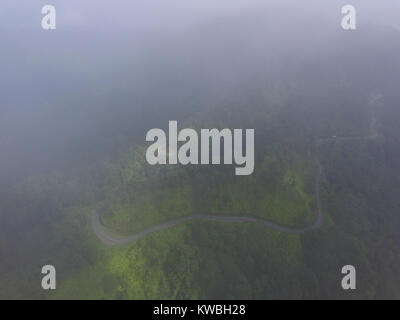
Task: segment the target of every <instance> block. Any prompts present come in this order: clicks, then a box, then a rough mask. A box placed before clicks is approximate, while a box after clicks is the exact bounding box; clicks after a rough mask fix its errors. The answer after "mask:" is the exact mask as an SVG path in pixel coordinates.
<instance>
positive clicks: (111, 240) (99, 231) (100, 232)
mask: <svg viewBox="0 0 400 320" xmlns="http://www.w3.org/2000/svg"><path fill="white" fill-rule="evenodd" d="M376 122H377V121H376V118H375V117H374V116H373V117H372V120H371V124H370V131H371V133H370V134H369V135H367V136H353V137H330V138H321V139H318V140H317V142H316V147H317V148H318V147H319V146H320V145H321V143H325V142H329V141H334V140H366V139H375V138H376V137H377V136H378V133H377V130H376ZM317 164H318V165H317V166H318V169H317V176H316V179H315V199H316V201H317V216H316V219H315V221H314V223H313V224H312V225H310V226H306V227H302V228H290V227H285V226H282V225H279V224H277V223H274V222H271V221H268V220H264V219H261V218H256V217H249V216H216V215H212V214H196V215H188V216H185V217H181V218H177V219H173V220H169V221H167V222H164V223H160V224H157V225H154V226H152V227H149V228H147V229H144V230H143V231H141V232H138V233H136V234H133V235H130V236H119V235H112V234H110V233H109V232H108V231H107V230H105V229H104V227H103V225H102V224H101V222H100V217H99V213H100V211H101V208H96V209H93V210H92V216H91V223H92V227H93V231H94V233H95V234H96V236H97V238H98V239H99V240H100V241H101V242H102V243H103V244H105V245H109V246H118V245H124V244H127V243H131V242H134V241H136V240H139V239H141V238H144V237H145V236H147V235H148V234H150V233H153V232H157V231H160V230H164V229H168V228H171V227H174V226H176V225H179V224H182V223H185V222H187V221H190V220H204V221H215V222H229V223H258V224H260V225H264V226H266V227H269V228H272V229H275V230H278V231H282V232H285V233H292V234H301V233H304V232H306V231H310V230H315V229H319V228H320V227H321V226H322V223H323V212H322V209H321V198H320V189H321V176H322V166H321V163H320V162H319V161H318V162H317Z"/></svg>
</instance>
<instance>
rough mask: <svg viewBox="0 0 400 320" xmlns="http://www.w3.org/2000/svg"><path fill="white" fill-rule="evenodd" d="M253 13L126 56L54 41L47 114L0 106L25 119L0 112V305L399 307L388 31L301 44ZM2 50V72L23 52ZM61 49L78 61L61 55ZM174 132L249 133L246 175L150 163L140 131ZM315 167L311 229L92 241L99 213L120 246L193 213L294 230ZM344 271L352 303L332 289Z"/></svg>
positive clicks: (34, 97)
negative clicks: (353, 279)
mask: <svg viewBox="0 0 400 320" xmlns="http://www.w3.org/2000/svg"><path fill="white" fill-rule="evenodd" d="M265 15H267V16H268V17H272V16H273V15H272V13H265V12H262V13H255V12H253V11H252V12H250V13H247V14H246V15H240V17H237V16H233V17H231V18H229V19H228V18H227V19H225V20H224V21H223V23H221V21H219V19H215V20H212V21H207V23H206V24H203V25H201V26H200V27H198V26H197V27H196V28H193V30H190V31H187V32H176V31H173V30H172V31H171V30H163V31H162V32H161V31H159V32H160V33H161V34H162V35H163V38H162V39H163V40H162V41H160V39H159V38H158V37H156V36H154V38H147V39H146V40H145V41H144V40H143V39H141V38H140V37H137V38H138V39H136V38H135V36H137V35H135V36H132V35H131V36H132V38H135V44H140V46H138V47H137V48H136V49H135V50H133V49H131V48H130V47H128V46H126V43H127V40H129V39H128V38H127V37H126V36H124V35H119V37H115V36H114V35H111V34H103V35H102V37H103V38H102V37H100V36H98V37H97V38H96V37H94V38H93V39H92V40H91V41H92V42H91V44H86V43H85V38H84V37H82V38H80V37H77V38H74V39H72V38H70V37H69V36H68V34H64V33H63V32H64V31H61V30H60V33H61V34H62V35H63V36H62V37H60V38H56V37H55V38H54V39H53V41H54V43H55V44H56V47H57V48H59V49H57V50H59V51H58V53H61V52H64V53H65V54H64V55H63V56H62V57H63V59H64V60H65V61H64V62H63V67H62V70H60V69H58V72H60V73H61V74H62V75H63V77H64V79H67V80H68V81H69V83H70V86H68V87H63V86H62V85H61V84H60V85H57V84H56V83H53V82H52V81H51V80H46V76H49V75H51V74H52V73H51V72H50V71H46V72H49V73H40V75H41V77H42V78H41V80H42V81H43V82H44V83H45V84H47V85H48V86H49V88H51V89H52V90H49V94H48V96H47V97H46V99H47V100H48V101H43V99H42V96H43V93H44V92H45V91H46V90H45V89H43V88H40V87H35V86H36V85H37V84H32V87H31V89H30V90H32V92H30V94H29V96H30V100H29V101H27V100H26V99H25V97H24V96H21V95H13V97H12V94H13V92H11V93H10V94H9V95H7V94H5V95H4V96H3V97H2V98H1V99H2V100H1V102H2V105H4V106H11V105H12V104H15V105H20V106H24V107H21V108H22V109H23V110H24V112H22V111H20V110H18V109H17V110H14V109H13V108H11V107H10V108H6V107H4V108H2V109H0V112H1V114H0V154H1V160H2V166H1V168H0V177H1V180H0V298H1V299H59V298H61V299H214V298H215V299H218V298H220V299H277V298H278V299H280V298H289V299H327V298H328V299H356V298H362V299H383V298H390V299H399V298H400V273H399V271H398V266H399V265H400V232H399V230H400V215H399V213H400V198H399V196H398V195H399V193H400V162H399V161H398V160H399V159H400V126H399V125H398V119H399V116H400V110H399V102H400V99H399V94H398V88H397V86H398V85H397V84H398V83H399V82H400V79H399V76H400V60H399V52H400V32H399V31H398V30H396V29H395V28H390V27H382V26H376V25H365V26H364V30H363V31H358V32H357V33H352V34H351V35H350V36H349V34H346V33H343V32H342V31H341V30H337V29H333V28H332V27H330V26H327V25H326V24H322V26H323V27H322V29H321V30H318V31H315V32H309V28H308V26H309V25H308V24H307V21H308V20H307V19H305V18H304V19H305V21H303V20H301V19H300V20H301V23H300V25H301V26H302V28H304V29H302V28H300V27H299V28H298V31H297V32H299V34H300V36H301V37H302V39H303V43H302V44H301V45H299V43H296V42H295V41H290V40H292V36H291V30H292V29H291V28H289V27H287V28H286V29H285V28H283V29H282V30H280V37H279V38H277V37H276V35H275V34H276V31H277V30H275V29H274V28H273V27H272V26H271V24H269V23H267V22H265V21H264V19H265ZM239 18H240V19H239ZM271 19H272V18H271ZM321 19H323V18H321ZM317 20H318V19H317ZM263 21H264V22H263ZM296 21H297V20H296ZM260 25H261V26H264V27H265V29H267V27H270V28H269V31H268V32H267V31H266V32H265V33H260V32H259V28H258V27H259V26H260ZM255 26H257V28H255ZM216 30H218V31H216ZM322 32H323V33H324V34H325V36H324V37H321V33H322ZM139 38H140V39H139ZM104 39H106V40H107V41H105V40H104ZM263 39H264V40H263ZM63 40H65V43H64V42H63ZM4 41H5V43H6V44H9V45H8V46H6V48H7V49H5V52H3V53H0V58H1V59H2V61H5V62H7V59H9V61H13V60H12V59H15V56H17V57H19V56H18V55H20V57H21V58H24V57H25V55H27V54H32V52H29V53H24V52H22V51H19V50H17V49H16V46H15V45H14V46H13V41H14V40H13V39H11V38H6V39H5V40H4ZM38 41H39V42H40V43H42V44H43V43H45V41H47V40H45V39H44V37H43V36H38ZM77 41H78V42H79V43H80V44H81V45H82V47H81V51H79V52H76V51H74V50H73V49H71V47H69V45H70V44H71V43H76V42H77ZM28 42H29V39H27V40H26V42H24V45H26V46H28V44H27V43H28ZM103 43H107V45H104V44H103ZM260 43H262V44H264V45H261V44H260ZM330 43H340V44H341V45H340V46H331V45H330ZM278 44H279V46H278ZM95 45H98V46H100V47H101V48H102V49H103V50H99V52H98V53H96V54H97V55H96V59H97V63H98V65H96V64H95V63H94V62H92V57H93V55H92V54H93V52H92V51H91V50H92V47H91V46H95ZM121 46H122V48H123V50H122V49H121V50H120V51H118V50H117V49H116V48H117V47H118V48H121ZM124 46H126V47H124ZM39 47H40V46H38V48H39ZM12 48H14V50H15V52H13V50H12ZM35 48H36V47H35ZM299 48H302V49H301V50H300V49H299ZM307 48H313V49H312V50H311V49H307ZM37 50H39V49H37ZM121 52H123V53H121ZM47 55H48V56H47ZM47 55H46V56H45V58H47V60H46V59H44V58H43V59H44V60H46V64H47V65H48V64H50V65H51V66H53V67H54V68H56V66H57V61H58V60H57V58H54V56H53V54H52V53H47ZM11 56H13V57H14V58H11ZM77 60H79V63H78V62H77ZM24 61H25V62H24V63H25V65H24V67H26V68H27V69H28V71H30V72H32V73H34V72H36V73H39V71H38V69H40V68H39V67H38V66H37V65H36V64H31V63H29V62H28V60H24ZM109 61H113V63H112V66H113V68H112V67H110V66H109V64H107V63H109ZM115 61H118V63H116V62H115ZM137 61H139V62H140V63H136V62H137ZM36 62H37V63H41V62H43V61H36ZM260 65H262V66H264V67H260ZM7 68H11V66H10V65H8V66H6V69H7ZM137 74H139V75H140V77H139V76H137ZM0 80H2V82H0V84H1V85H2V86H4V85H7V84H8V85H10V83H11V84H12V83H13V82H12V81H15V79H14V80H13V79H8V80H7V81H11V82H7V81H6V80H4V79H1V78H0ZM28 80H29V79H25V80H23V81H27V82H28ZM21 81H22V80H21ZM46 81H48V82H46ZM32 83H33V82H32ZM14 84H15V83H14ZM19 85H20V87H21V88H22V87H23V86H24V83H22V82H20V84H19ZM35 90H37V91H38V92H36V91H35ZM41 90H42V91H41ZM46 92H47V91H46ZM41 94H42V95H41ZM31 103H32V104H37V105H39V106H40V112H33V111H30V109H29V108H28V107H26V106H28V105H29V104H31ZM24 108H25V109H24ZM38 108H39V107H38ZM172 119H173V120H178V121H179V123H180V125H181V126H182V128H189V127H190V128H218V129H222V128H254V129H255V171H254V174H252V175H250V176H243V177H238V176H235V175H234V174H233V169H232V166H227V165H219V166H190V165H189V166H180V165H166V166H151V165H149V164H148V163H147V162H146V160H145V152H146V148H147V146H148V144H146V142H145V134H146V131H147V130H149V128H166V127H167V125H168V121H169V120H172ZM372 119H375V123H374V128H373V130H374V131H376V137H374V138H373V139H357V137H367V136H369V135H371V120H372ZM333 137H355V138H356V139H348V140H346V139H343V140H341V139H334V138H333ZM321 139H327V140H326V141H325V142H324V143H320V144H318V141H319V140H321ZM319 165H320V166H321V168H322V175H321V185H320V189H319V194H320V197H321V206H322V212H323V223H322V226H321V227H320V228H316V229H315V230H314V229H313V230H308V231H307V232H303V233H288V232H283V231H279V230H275V229H273V228H269V227H267V226H265V225H261V224H258V223H228V222H226V223H225V222H215V221H214V222H213V221H200V220H199V221H198V220H191V221H187V222H185V223H182V224H179V225H177V226H174V227H171V228H168V229H165V230H161V231H159V232H154V233H151V234H149V235H147V236H146V237H144V238H141V239H139V240H137V241H135V242H132V243H129V244H126V245H122V246H107V245H105V244H103V243H102V242H101V241H100V240H99V239H98V237H97V236H96V234H95V232H94V231H93V226H92V221H91V215H92V211H93V209H97V208H103V210H102V212H101V215H100V220H101V223H102V224H103V227H104V228H105V230H107V231H108V232H110V233H112V234H120V235H130V234H134V233H137V232H140V231H142V230H144V229H146V228H148V227H151V226H154V225H157V224H160V223H163V222H166V221H169V220H171V219H175V218H178V217H185V216H188V215H193V214H213V215H218V216H251V217H256V218H261V219H264V220H267V221H271V222H274V223H276V224H278V225H281V226H284V227H288V228H301V227H305V226H309V225H312V224H313V223H314V221H315V219H316V214H317V199H316V194H315V184H316V178H317V175H318V168H319ZM45 264H51V265H54V266H55V267H56V269H57V289H56V290H54V291H44V290H42V288H41V286H40V283H41V278H42V274H41V273H40V270H41V267H42V266H43V265H45ZM348 264H350V265H354V266H355V267H356V269H357V290H349V291H345V290H343V289H342V287H341V279H342V276H343V275H342V274H341V268H342V266H344V265H348Z"/></svg>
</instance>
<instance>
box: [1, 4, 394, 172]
mask: <svg viewBox="0 0 400 320" xmlns="http://www.w3.org/2000/svg"><path fill="white" fill-rule="evenodd" d="M46 4H52V5H54V6H55V7H56V9H57V30H54V31H44V30H42V29H41V18H42V14H41V8H42V6H43V5H46ZM344 4H353V5H354V6H355V7H356V9H357V21H358V30H357V31H356V32H350V33H345V32H344V31H343V30H342V29H341V27H340V21H341V7H342V6H343V5H344ZM399 18H400V2H399V1H398V0H383V1H378V0H375V1H372V0H368V1H367V0H351V1H350V0H348V1H342V0H341V1H334V0H313V1H310V0H303V1H298V0H292V1H288V0H283V1H282V0H279V1H278V0H274V1H271V0H218V1H215V0H189V1H183V0H146V1H145V0H143V1H128V0H113V1H111V0H109V1H104V0H92V1H89V0H87V1H82V0H62V1H60V0H57V1H51V0H46V1H39V0H37V1H32V0H2V1H1V4H0V36H1V37H2V44H1V50H0V66H1V73H0V90H1V95H0V154H1V156H0V157H1V159H0V160H3V161H2V163H3V164H5V163H6V164H11V165H13V166H15V167H18V166H19V167H25V166H26V164H27V162H30V163H31V162H34V157H33V156H32V155H33V153H35V155H36V156H37V155H39V154H40V155H42V156H41V157H39V158H38V160H37V162H38V163H41V161H43V158H44V157H45V156H46V155H47V154H50V153H51V152H53V153H56V154H57V155H58V156H59V157H60V158H61V157H63V158H65V157H66V156H65V155H62V156H61V151H64V152H65V150H68V148H69V147H71V148H72V147H73V146H74V147H76V145H79V148H80V150H86V149H87V148H88V146H93V148H95V147H96V146H95V145H96V143H98V142H99V141H100V140H102V139H101V138H98V137H99V134H100V133H103V134H104V132H105V133H106V134H105V135H106V136H107V137H116V139H117V137H118V134H119V133H118V132H117V129H119V128H123V127H124V126H126V127H129V126H131V127H135V126H137V127H140V125H142V126H145V125H144V124H143V121H141V119H142V118H143V117H145V116H146V114H145V113H146V112H145V111H140V110H152V111H149V113H151V112H152V115H154V114H158V111H160V110H161V111H162V108H164V110H165V112H167V111H168V112H170V113H171V117H173V116H175V114H174V112H176V110H178V111H179V110H180V111H182V110H184V108H187V106H188V105H192V106H194V107H199V108H203V107H208V106H211V105H213V104H217V103H218V102H217V101H216V100H217V99H218V97H226V96H229V94H228V93H229V92H237V91H238V90H237V88H239V87H241V88H243V87H245V88H246V87H251V86H252V84H254V83H262V82H261V81H260V79H261V78H263V77H265V76H268V77H269V78H270V79H272V81H275V80H276V81H279V78H281V79H282V78H285V79H305V78H307V79H311V80H312V79H313V76H315V78H314V79H315V83H318V82H319V79H317V77H324V79H325V78H326V77H329V76H330V75H331V74H335V72H337V68H336V67H335V63H344V62H346V61H345V57H346V55H347V54H349V55H352V56H353V57H357V59H358V57H359V59H360V67H356V68H355V69H356V70H358V69H360V70H361V69H365V66H369V65H373V66H374V67H376V68H378V67H379V66H380V65H379V64H380V63H382V66H383V67H384V62H385V61H384V60H382V59H381V58H379V57H381V56H382V54H384V53H385V52H390V54H392V55H396V54H397V53H398V51H397V50H394V51H393V50H390V46H393V47H394V48H398V42H397V43H391V42H393V38H391V40H390V41H386V39H385V37H382V34H385V33H380V34H379V36H378V34H377V33H375V30H378V29H379V28H383V27H396V26H397V27H399V26H400V22H399V21H400V19H399ZM380 32H381V31H380ZM370 33H371V36H370ZM369 37H371V40H370V41H369V40H368V39H369ZM360 39H362V41H363V42H362V43H363V45H362V46H359V43H358V42H357V41H359V40H360ZM398 40H399V41H400V39H398ZM349 43H355V44H354V47H353V49H351V50H353V51H351V50H350V53H346V52H344V48H345V47H346V46H347V45H348V44H349ZM360 43H361V42H360ZM346 50H347V49H346ZM379 50H382V52H378V51H379ZM385 50H386V51H385ZM366 52H368V54H369V56H368V54H367V53H366ZM366 56H368V57H369V58H370V59H375V60H374V63H370V62H369V61H367V60H365V59H366V58H365V57H366ZM338 57H339V58H338ZM377 57H378V58H377ZM389 58H390V57H389ZM324 59H325V60H324ZM363 59H364V60H363ZM325 61H327V63H325ZM357 61H358V60H357ZM314 62H315V63H314ZM321 68H322V73H321ZM324 68H325V69H324ZM357 68H358V69H357ZM318 72H319V73H318ZM324 72H325V73H324ZM374 72H375V71H374ZM316 74H317V75H316ZM375 77H379V76H378V75H376V74H375ZM359 78H360V79H361V81H364V79H371V78H368V77H365V75H360V76H359ZM377 79H378V78H377ZM263 80H264V78H263ZM299 82H302V80H301V81H299ZM211 98H213V99H214V100H212V99H211ZM150 107H151V108H153V109H151V108H150ZM146 108H147V109H146ZM156 108H158V109H156ZM128 109H129V110H137V113H132V112H128V111H127V110H128ZM154 110H158V111H157V112H156V111H154ZM140 112H141V113H140ZM135 121H136V122H135ZM160 121H161V120H160ZM147 125H148V126H149V127H154V126H155V125H158V124H155V123H149V124H147ZM138 130H139V129H138ZM110 139H111V138H110ZM110 143H111V142H110ZM98 148H101V147H98ZM71 150H72V149H71ZM70 153H72V152H70ZM27 155H29V156H27ZM7 157H8V158H7ZM5 158H7V159H5ZM0 169H1V170H2V171H8V168H5V166H2V167H0ZM0 173H1V172H0Z"/></svg>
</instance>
